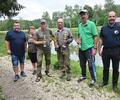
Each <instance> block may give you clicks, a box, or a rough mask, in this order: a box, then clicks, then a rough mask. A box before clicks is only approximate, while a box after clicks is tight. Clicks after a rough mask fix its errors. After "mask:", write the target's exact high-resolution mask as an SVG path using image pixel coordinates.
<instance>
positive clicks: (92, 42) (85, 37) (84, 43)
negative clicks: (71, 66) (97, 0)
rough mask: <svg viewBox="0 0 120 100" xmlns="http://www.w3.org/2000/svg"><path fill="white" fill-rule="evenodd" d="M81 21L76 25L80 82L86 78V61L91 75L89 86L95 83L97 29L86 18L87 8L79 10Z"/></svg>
mask: <svg viewBox="0 0 120 100" xmlns="http://www.w3.org/2000/svg"><path fill="white" fill-rule="evenodd" d="M79 15H80V18H81V23H80V24H79V26H78V39H77V40H76V42H77V43H78V44H79V45H80V49H79V59H80V66H81V70H82V77H81V78H80V79H79V80H78V82H81V81H83V80H85V79H86V62H87V61H88V67H89V71H90V74H91V77H92V82H91V83H90V86H94V85H95V83H96V69H95V55H96V52H97V35H98V34H97V30H96V26H95V24H94V22H92V21H90V20H88V12H87V10H81V11H80V13H79Z"/></svg>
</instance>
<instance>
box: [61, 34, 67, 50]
mask: <svg viewBox="0 0 120 100" xmlns="http://www.w3.org/2000/svg"><path fill="white" fill-rule="evenodd" d="M63 40H64V41H66V40H67V33H64V35H63ZM62 48H66V44H65V43H64V44H63V45H62Z"/></svg>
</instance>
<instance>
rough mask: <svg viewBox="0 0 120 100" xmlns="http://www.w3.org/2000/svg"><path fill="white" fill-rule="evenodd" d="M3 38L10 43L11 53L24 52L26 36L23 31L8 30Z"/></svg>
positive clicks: (21, 53) (18, 53)
mask: <svg viewBox="0 0 120 100" xmlns="http://www.w3.org/2000/svg"><path fill="white" fill-rule="evenodd" d="M5 40H6V41H8V42H9V43H10V50H11V53H12V54H14V55H24V54H25V42H26V36H25V33H24V32H21V31H20V32H16V31H8V32H7V34H6V37H5Z"/></svg>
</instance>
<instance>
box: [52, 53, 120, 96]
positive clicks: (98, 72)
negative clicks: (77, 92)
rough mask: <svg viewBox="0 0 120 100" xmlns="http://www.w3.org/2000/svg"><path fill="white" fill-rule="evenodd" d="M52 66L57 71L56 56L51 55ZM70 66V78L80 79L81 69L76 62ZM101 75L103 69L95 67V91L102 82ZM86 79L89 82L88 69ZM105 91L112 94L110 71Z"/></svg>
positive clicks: (119, 90)
mask: <svg viewBox="0 0 120 100" xmlns="http://www.w3.org/2000/svg"><path fill="white" fill-rule="evenodd" d="M51 59H52V66H53V67H54V68H55V69H57V68H58V67H57V65H56V64H57V56H56V55H52V56H51ZM70 66H71V72H72V77H73V78H75V77H77V78H80V76H81V69H80V65H79V62H78V61H72V60H71V61H70ZM102 73H103V68H102V67H100V66H96V75H97V89H100V87H99V84H100V83H101V82H102ZM87 79H88V82H90V81H91V76H90V73H89V69H88V67H87ZM105 90H106V91H108V92H112V72H111V71H110V76H109V84H108V85H107V86H106V87H105ZM118 96H120V82H118Z"/></svg>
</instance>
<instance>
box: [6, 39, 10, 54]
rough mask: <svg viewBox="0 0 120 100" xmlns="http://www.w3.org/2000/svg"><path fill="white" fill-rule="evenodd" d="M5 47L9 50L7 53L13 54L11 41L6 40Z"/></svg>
mask: <svg viewBox="0 0 120 100" xmlns="http://www.w3.org/2000/svg"><path fill="white" fill-rule="evenodd" d="M5 47H6V50H7V54H9V55H10V54H11V50H10V43H9V42H8V41H6V40H5Z"/></svg>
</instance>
